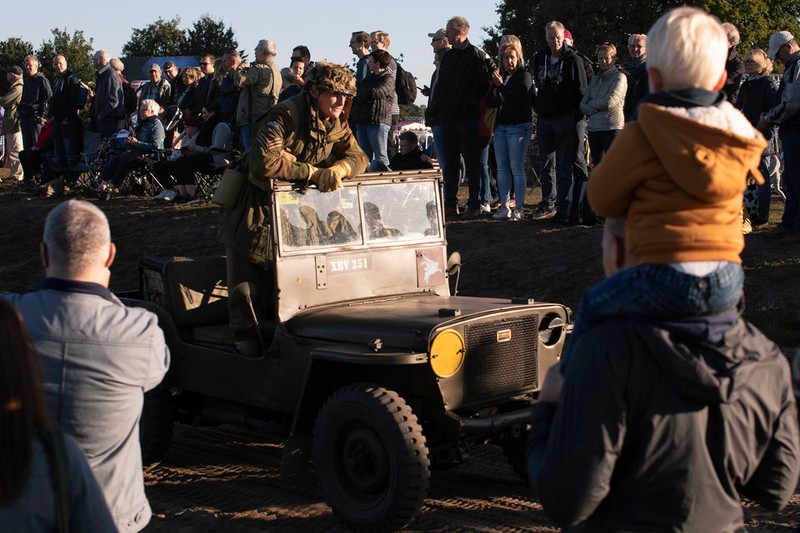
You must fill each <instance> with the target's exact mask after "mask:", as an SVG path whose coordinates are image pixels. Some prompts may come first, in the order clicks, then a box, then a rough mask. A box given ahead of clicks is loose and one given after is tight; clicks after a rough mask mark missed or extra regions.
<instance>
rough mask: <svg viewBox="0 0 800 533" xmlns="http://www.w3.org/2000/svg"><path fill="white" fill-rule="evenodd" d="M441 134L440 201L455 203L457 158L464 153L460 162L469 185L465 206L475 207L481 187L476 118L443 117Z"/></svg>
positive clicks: (476, 206)
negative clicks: (442, 151)
mask: <svg viewBox="0 0 800 533" xmlns="http://www.w3.org/2000/svg"><path fill="white" fill-rule="evenodd" d="M442 137H443V141H444V159H445V168H444V204H445V206H447V207H455V206H456V205H457V204H458V197H457V195H458V181H459V169H460V168H461V164H460V159H461V156H463V157H464V166H465V167H466V173H467V184H468V185H469V201H468V202H467V207H469V208H471V209H478V208H479V207H480V200H479V198H478V196H479V194H480V189H481V161H480V148H479V147H478V119H474V118H468V119H444V120H443V121H442Z"/></svg>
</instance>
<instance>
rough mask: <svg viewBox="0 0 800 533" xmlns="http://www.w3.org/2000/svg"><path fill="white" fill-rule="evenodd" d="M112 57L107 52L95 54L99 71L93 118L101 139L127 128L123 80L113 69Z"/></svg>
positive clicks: (100, 51)
mask: <svg viewBox="0 0 800 533" xmlns="http://www.w3.org/2000/svg"><path fill="white" fill-rule="evenodd" d="M110 61H111V57H110V56H109V54H108V52H107V51H106V50H98V51H97V52H95V54H94V67H95V69H96V70H97V78H96V85H95V87H96V88H95V93H94V101H93V103H92V118H93V126H94V130H95V131H97V132H99V133H100V137H102V138H107V137H111V136H112V135H113V134H115V133H116V132H118V131H119V130H121V129H122V128H124V127H125V95H124V94H123V92H122V79H121V78H120V77H119V74H117V72H116V71H115V70H114V69H112V68H111V65H110V64H109V62H110Z"/></svg>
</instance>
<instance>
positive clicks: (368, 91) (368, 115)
mask: <svg viewBox="0 0 800 533" xmlns="http://www.w3.org/2000/svg"><path fill="white" fill-rule="evenodd" d="M394 94H395V89H394V78H393V77H392V75H391V72H389V71H388V70H384V71H383V72H381V73H380V74H375V73H374V72H373V73H370V75H369V76H367V77H366V78H365V79H364V81H362V82H361V83H359V84H358V91H357V93H356V97H355V99H354V100H353V108H352V110H351V114H350V116H351V118H352V120H353V123H354V124H367V125H368V124H386V125H388V126H391V125H392V98H393V95H394Z"/></svg>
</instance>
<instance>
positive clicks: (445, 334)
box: [431, 329, 467, 378]
mask: <svg viewBox="0 0 800 533" xmlns="http://www.w3.org/2000/svg"><path fill="white" fill-rule="evenodd" d="M466 353H467V351H466V350H465V345H464V337H462V336H461V334H460V333H459V332H457V331H455V330H453V329H446V330H444V331H442V332H441V333H439V334H438V335H436V338H435V339H433V343H431V368H432V369H433V373H434V374H436V376H437V377H440V378H449V377H450V376H452V375H453V374H455V373H456V372H458V371H459V370H460V369H461V365H463V364H464V356H465V355H466Z"/></svg>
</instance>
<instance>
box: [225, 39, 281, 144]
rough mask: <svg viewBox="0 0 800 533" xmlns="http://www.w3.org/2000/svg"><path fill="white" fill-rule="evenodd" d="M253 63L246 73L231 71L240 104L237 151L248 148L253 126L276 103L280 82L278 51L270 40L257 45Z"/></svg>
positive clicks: (237, 112) (254, 126) (245, 70)
mask: <svg viewBox="0 0 800 533" xmlns="http://www.w3.org/2000/svg"><path fill="white" fill-rule="evenodd" d="M255 53H256V62H255V63H253V64H252V65H249V66H248V67H247V68H245V69H239V70H234V71H233V76H234V85H235V86H236V87H237V88H238V89H239V91H240V93H239V104H238V106H237V109H236V124H237V126H238V128H239V135H238V137H239V148H240V149H242V151H245V150H247V149H249V148H250V138H251V134H252V132H254V131H256V125H257V124H259V123H260V121H261V119H263V118H264V116H265V115H266V114H267V111H269V110H270V109H271V108H272V106H274V105H275V104H276V103H277V102H278V96H279V95H280V92H281V86H282V84H283V81H282V80H281V72H280V69H279V68H278V65H276V64H275V56H277V55H278V47H277V46H276V45H275V43H274V42H273V41H270V40H269V39H261V40H260V41H258V44H257V45H256V49H255Z"/></svg>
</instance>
